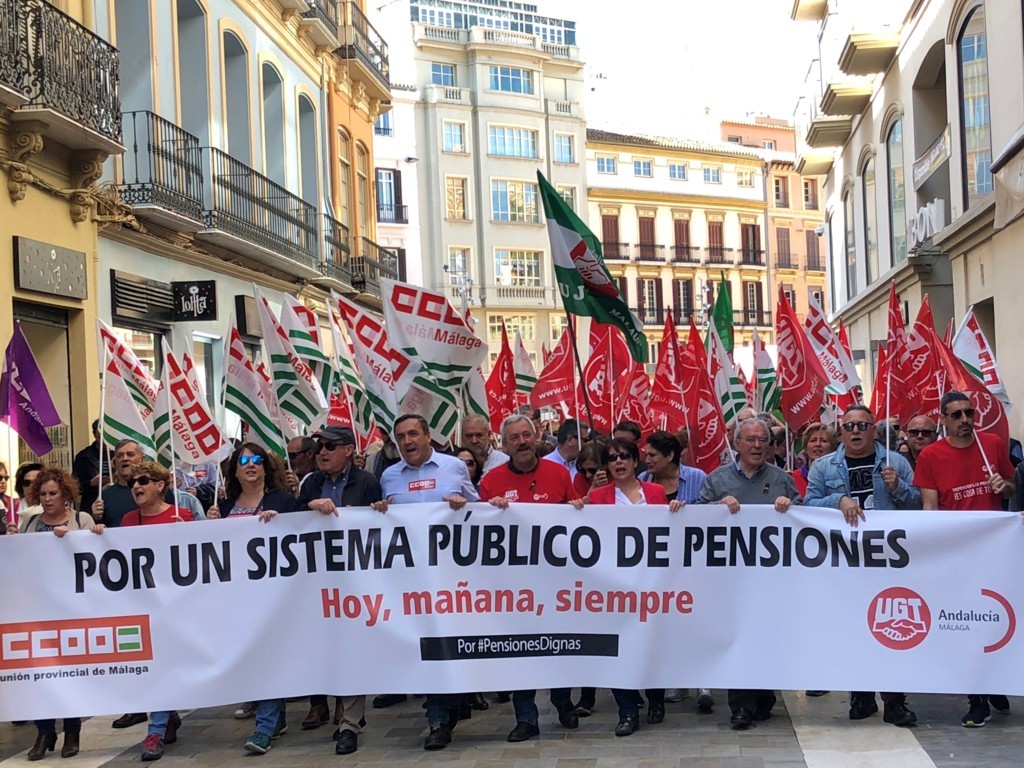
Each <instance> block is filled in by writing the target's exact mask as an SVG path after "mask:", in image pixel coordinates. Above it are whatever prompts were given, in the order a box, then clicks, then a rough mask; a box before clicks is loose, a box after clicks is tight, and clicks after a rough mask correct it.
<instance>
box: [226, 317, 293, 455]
mask: <svg viewBox="0 0 1024 768" xmlns="http://www.w3.org/2000/svg"><path fill="white" fill-rule="evenodd" d="M224 408H225V409H226V410H229V411H231V412H232V413H234V414H236V415H237V416H238V418H240V419H241V420H242V421H243V422H244V423H245V425H246V426H247V428H248V430H249V436H248V439H250V440H252V441H253V442H255V443H259V444H260V445H262V446H263V447H264V448H266V449H267V450H268V451H271V452H273V453H276V454H277V455H278V456H280V457H282V458H284V455H285V450H286V448H287V445H288V442H287V441H286V440H285V437H284V433H283V432H282V430H281V427H280V426H278V424H279V423H280V418H279V414H278V411H277V403H275V402H273V400H271V401H270V402H267V401H266V399H264V396H263V386H262V384H261V377H260V375H259V374H258V373H256V369H255V368H253V365H252V362H251V361H250V360H249V354H248V352H247V351H246V349H245V344H244V343H243V342H242V336H241V334H240V333H239V332H238V329H237V328H236V327H235V324H234V322H232V323H231V327H230V328H229V329H228V335H227V337H226V338H225V339H224Z"/></svg>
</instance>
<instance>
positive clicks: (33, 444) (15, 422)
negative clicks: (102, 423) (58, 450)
mask: <svg viewBox="0 0 1024 768" xmlns="http://www.w3.org/2000/svg"><path fill="white" fill-rule="evenodd" d="M0 421H3V422H5V423H6V424H7V426H9V427H10V428H11V429H13V430H14V431H15V432H17V433H18V435H19V436H20V437H21V439H22V440H24V441H25V443H26V444H27V445H28V447H29V448H31V449H32V451H33V452H34V453H35V454H36V455H37V456H44V455H46V454H47V453H49V452H50V451H52V450H53V443H51V442H50V438H49V436H47V434H46V428H47V427H55V426H57V425H58V424H60V423H61V419H60V416H59V415H58V414H57V409H56V408H54V406H53V400H51V399H50V392H49V390H47V389H46V382H45V381H44V380H43V374H42V372H41V371H40V370H39V365H38V364H37V363H36V358H35V355H33V354H32V348H31V347H29V345H28V341H27V340H26V339H25V334H24V333H22V331H21V324H20V323H15V324H14V335H13V336H12V337H11V343H10V344H8V345H7V352H6V353H5V355H4V372H3V375H2V376H0Z"/></svg>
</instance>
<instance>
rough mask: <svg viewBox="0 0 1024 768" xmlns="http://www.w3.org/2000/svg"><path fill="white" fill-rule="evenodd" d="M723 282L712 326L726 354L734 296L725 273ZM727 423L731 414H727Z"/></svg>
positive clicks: (729, 339)
mask: <svg viewBox="0 0 1024 768" xmlns="http://www.w3.org/2000/svg"><path fill="white" fill-rule="evenodd" d="M719 274H720V275H721V281H720V282H719V283H718V295H717V296H716V297H715V306H714V308H713V309H712V310H711V325H713V326H714V327H715V328H716V329H717V330H718V338H719V339H720V340H721V342H722V346H723V347H725V351H726V354H728V353H730V352H732V347H733V333H732V296H731V295H730V293H729V280H728V278H726V276H725V272H719ZM725 416H726V421H728V420H729V414H726V415H725Z"/></svg>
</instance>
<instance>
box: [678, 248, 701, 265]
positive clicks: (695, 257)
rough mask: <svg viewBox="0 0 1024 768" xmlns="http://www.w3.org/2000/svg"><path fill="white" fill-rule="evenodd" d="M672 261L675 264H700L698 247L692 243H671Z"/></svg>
mask: <svg viewBox="0 0 1024 768" xmlns="http://www.w3.org/2000/svg"><path fill="white" fill-rule="evenodd" d="M672 261H673V262H674V263H676V264H700V248H697V247H695V246H692V245H673V246H672Z"/></svg>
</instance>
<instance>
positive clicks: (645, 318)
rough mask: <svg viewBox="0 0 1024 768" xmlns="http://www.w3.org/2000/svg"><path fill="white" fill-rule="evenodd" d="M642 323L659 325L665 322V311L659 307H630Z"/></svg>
mask: <svg viewBox="0 0 1024 768" xmlns="http://www.w3.org/2000/svg"><path fill="white" fill-rule="evenodd" d="M629 311H630V312H632V313H633V314H634V315H636V316H637V318H638V319H639V320H640V322H641V323H643V324H644V325H661V324H663V323H664V322H665V311H664V310H663V309H662V308H661V307H630V308H629Z"/></svg>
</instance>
